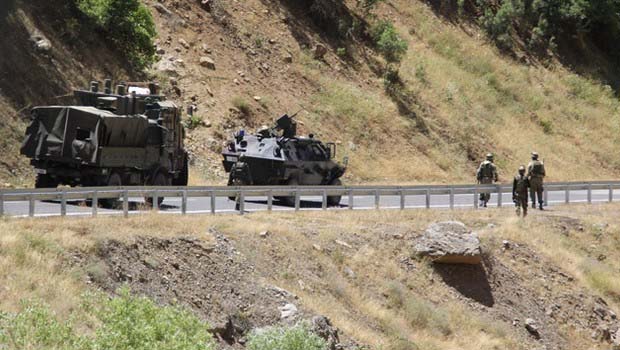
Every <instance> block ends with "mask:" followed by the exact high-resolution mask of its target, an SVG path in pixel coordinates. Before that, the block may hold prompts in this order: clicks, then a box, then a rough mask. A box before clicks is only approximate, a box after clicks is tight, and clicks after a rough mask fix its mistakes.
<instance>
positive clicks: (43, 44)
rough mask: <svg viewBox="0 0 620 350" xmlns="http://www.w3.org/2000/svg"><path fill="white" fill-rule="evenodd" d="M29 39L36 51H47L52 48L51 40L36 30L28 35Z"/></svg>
mask: <svg viewBox="0 0 620 350" xmlns="http://www.w3.org/2000/svg"><path fill="white" fill-rule="evenodd" d="M30 40H32V42H34V49H35V50H36V51H37V52H43V53H46V52H49V51H50V50H51V49H52V42H51V41H50V40H49V39H48V38H46V37H45V35H43V33H41V32H39V31H38V30H37V31H35V33H34V34H32V36H31V37H30Z"/></svg>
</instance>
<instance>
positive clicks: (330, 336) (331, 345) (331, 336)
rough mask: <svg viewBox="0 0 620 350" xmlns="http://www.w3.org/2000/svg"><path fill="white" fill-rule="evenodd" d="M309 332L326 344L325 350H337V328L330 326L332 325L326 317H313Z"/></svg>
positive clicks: (338, 341)
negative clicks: (326, 349)
mask: <svg viewBox="0 0 620 350" xmlns="http://www.w3.org/2000/svg"><path fill="white" fill-rule="evenodd" d="M311 331H312V333H314V334H316V335H318V336H319V337H321V338H323V339H324V340H325V341H326V342H327V348H328V349H329V350H336V349H338V346H339V345H340V338H339V336H338V328H335V327H334V326H332V323H331V322H330V320H329V319H328V318H327V317H325V316H320V315H319V316H314V317H313V318H312V328H311Z"/></svg>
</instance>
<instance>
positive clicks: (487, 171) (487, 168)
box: [480, 161, 493, 178]
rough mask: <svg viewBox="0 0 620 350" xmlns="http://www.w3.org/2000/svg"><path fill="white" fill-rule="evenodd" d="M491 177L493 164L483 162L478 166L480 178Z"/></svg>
mask: <svg viewBox="0 0 620 350" xmlns="http://www.w3.org/2000/svg"><path fill="white" fill-rule="evenodd" d="M485 177H491V178H492V177H493V163H491V162H489V161H485V162H484V163H482V165H481V166H480V178H485Z"/></svg>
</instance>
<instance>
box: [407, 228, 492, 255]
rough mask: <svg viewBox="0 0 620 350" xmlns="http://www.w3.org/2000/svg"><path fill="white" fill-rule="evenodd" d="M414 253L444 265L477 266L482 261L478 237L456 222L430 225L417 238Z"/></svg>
mask: <svg viewBox="0 0 620 350" xmlns="http://www.w3.org/2000/svg"><path fill="white" fill-rule="evenodd" d="M415 252H416V254H417V255H418V256H422V257H429V258H430V259H431V260H433V261H434V262H438V263H445V264H472V265H477V264H480V262H481V261H482V257H481V252H480V240H479V239H478V235H476V234H475V233H472V232H471V230H469V229H468V228H467V226H465V224H463V223H462V222H458V221H444V222H436V223H433V224H431V225H430V226H429V227H428V228H427V229H426V231H425V232H424V234H423V235H422V236H420V237H419V238H417V241H416V244H415Z"/></svg>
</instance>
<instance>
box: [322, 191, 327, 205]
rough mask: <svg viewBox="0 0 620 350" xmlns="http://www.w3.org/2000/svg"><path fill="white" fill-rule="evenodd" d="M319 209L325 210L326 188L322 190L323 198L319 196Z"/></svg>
mask: <svg viewBox="0 0 620 350" xmlns="http://www.w3.org/2000/svg"><path fill="white" fill-rule="evenodd" d="M321 209H323V210H327V190H323V198H321Z"/></svg>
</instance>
